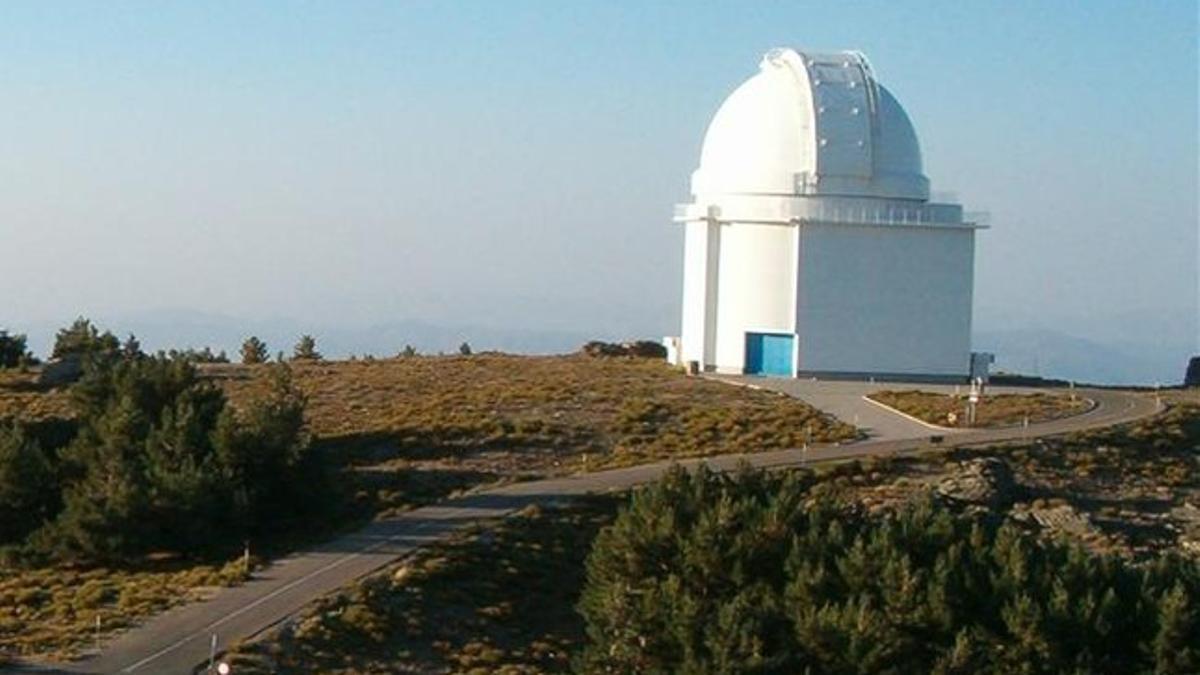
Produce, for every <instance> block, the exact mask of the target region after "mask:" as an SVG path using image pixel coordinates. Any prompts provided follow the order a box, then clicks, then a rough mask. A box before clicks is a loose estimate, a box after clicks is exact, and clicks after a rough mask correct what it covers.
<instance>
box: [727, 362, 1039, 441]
mask: <svg viewBox="0 0 1200 675" xmlns="http://www.w3.org/2000/svg"><path fill="white" fill-rule="evenodd" d="M712 377H713V379H715V380H719V381H722V382H732V383H734V384H740V385H744V386H748V387H754V388H757V389H769V390H771V391H777V392H779V393H781V394H787V395H789V396H794V397H796V398H798V399H800V400H802V401H804V402H806V403H808V404H809V405H811V406H813V407H815V408H817V409H818V410H823V411H825V412H827V413H829V414H831V415H833V416H834V417H837V418H838V419H840V420H842V421H843V422H845V423H847V424H852V425H854V426H856V427H858V428H859V429H861V430H863V432H865V433H866V434H867V437H868V438H871V439H873V440H889V441H890V440H897V439H903V438H928V437H929V435H930V434H931V433H943V434H957V433H962V431H961V430H958V429H938V428H936V427H934V426H933V425H930V424H926V423H925V422H922V421H920V420H917V419H913V418H911V417H908V416H905V415H900V414H897V413H896V411H894V410H891V409H890V408H887V407H886V406H882V405H880V404H878V403H875V402H873V401H869V400H867V399H866V398H865V397H866V396H867V395H868V394H873V393H875V392H877V391H884V390H886V389H893V390H895V389H900V390H904V389H913V388H917V389H920V390H921V391H931V392H937V393H943V394H951V393H957V392H959V391H962V390H965V389H966V388H967V387H965V386H963V385H953V384H920V385H910V384H897V383H894V382H881V383H875V382H838V381H826V380H820V381H818V380H805V379H796V378H788V377H769V378H764V377H748V376H744V375H718V376H712ZM1036 391H1038V390H1036V389H1030V388H1028V387H988V393H989V394H1026V393H1032V392H1036Z"/></svg>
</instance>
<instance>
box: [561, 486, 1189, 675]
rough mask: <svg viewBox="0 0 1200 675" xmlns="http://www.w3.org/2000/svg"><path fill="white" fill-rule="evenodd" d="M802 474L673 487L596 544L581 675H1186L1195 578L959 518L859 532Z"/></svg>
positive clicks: (943, 516)
mask: <svg viewBox="0 0 1200 675" xmlns="http://www.w3.org/2000/svg"><path fill="white" fill-rule="evenodd" d="M808 487H809V479H808V478H807V477H806V476H805V475H803V474H790V475H787V476H783V477H780V476H769V475H766V474H763V473H760V472H752V471H749V470H743V471H742V472H741V473H740V474H738V475H735V476H723V475H718V474H715V473H712V472H710V471H708V470H706V469H703V468H701V469H700V470H698V471H697V472H695V473H687V472H685V471H682V470H678V469H676V470H674V471H672V472H671V473H669V474H668V476H666V477H665V478H664V479H663V480H662V481H660V482H659V483H657V484H655V485H653V486H650V487H648V488H646V489H644V490H642V491H639V492H637V493H635V495H634V497H633V498H632V500H631V502H630V505H629V507H628V508H627V509H626V510H625V511H624V512H623V513H621V515H620V516H619V517H618V518H617V520H616V521H615V522H614V524H613V525H612V526H611V527H609V528H607V529H606V530H604V531H603V532H602V533H601V534H600V536H599V537H598V538H597V540H596V542H595V545H594V548H593V550H592V553H591V555H590V556H589V558H588V563H587V577H588V582H587V585H586V587H585V590H584V592H583V594H582V598H581V601H580V611H581V612H582V614H583V616H584V617H585V619H586V621H587V626H588V628H587V630H588V635H589V637H590V640H591V642H590V645H589V646H588V647H587V648H586V649H585V651H584V652H583V653H582V654H581V656H580V658H579V660H578V664H577V665H578V666H579V668H580V669H581V670H583V671H586V672H601V671H603V672H691V673H717V672H721V673H730V672H761V673H795V672H832V673H855V672H933V673H965V672H971V671H982V672H1024V673H1052V672H1054V673H1057V672H1114V673H1115V672H1135V671H1137V672H1141V671H1148V670H1157V671H1158V672H1180V673H1182V672H1195V671H1196V669H1197V668H1198V667H1200V653H1198V651H1197V649H1196V646H1195V645H1197V644H1200V622H1197V621H1196V617H1195V606H1196V599H1197V593H1198V592H1200V569H1198V566H1197V564H1196V562H1195V561H1191V560H1184V559H1179V558H1162V559H1160V560H1158V561H1157V562H1155V563H1154V564H1152V565H1148V566H1145V567H1140V568H1138V567H1132V566H1127V565H1125V564H1123V563H1122V562H1120V561H1119V560H1118V559H1116V558H1107V557H1098V556H1093V555H1090V554H1088V553H1086V552H1084V550H1083V549H1081V548H1068V547H1066V546H1062V545H1058V544H1049V543H1043V542H1040V541H1038V540H1035V539H1031V538H1029V537H1027V536H1025V535H1022V534H1021V533H1020V532H1018V531H1017V530H1016V529H1014V528H1013V527H1011V526H1007V525H1005V526H1000V525H997V524H996V523H995V522H992V521H989V520H985V519H979V518H968V517H965V516H958V515H955V514H953V513H951V512H950V511H948V510H946V509H945V508H944V507H941V506H938V505H937V504H936V503H935V502H933V501H932V500H931V499H929V498H924V499H921V500H918V501H915V502H913V503H911V504H909V505H908V506H906V507H904V508H903V509H902V510H900V511H899V512H896V513H892V514H890V515H884V516H874V517H870V518H868V517H866V516H862V515H860V514H859V513H857V512H855V511H851V510H849V509H848V508H845V509H838V508H836V507H835V506H834V505H831V504H829V503H827V501H826V502H817V503H815V504H810V501H815V500H814V498H813V496H812V495H811V494H810V492H809V490H808Z"/></svg>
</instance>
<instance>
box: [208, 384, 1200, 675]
mask: <svg viewBox="0 0 1200 675" xmlns="http://www.w3.org/2000/svg"><path fill="white" fill-rule="evenodd" d="M981 457H992V458H998V459H1000V460H1002V461H1004V462H1005V463H1007V464H1008V465H1009V467H1010V468H1011V469H1012V471H1013V473H1014V475H1015V479H1016V485H1015V487H1014V488H1013V491H1012V494H1010V495H1008V497H1009V500H1011V503H1008V501H1009V500H1005V501H1004V502H1002V505H1000V506H997V507H995V509H996V510H995V511H994V513H995V515H996V516H997V517H1008V518H1012V519H1013V520H1014V521H1015V522H1021V523H1024V524H1025V525H1027V526H1028V527H1029V528H1030V529H1031V530H1033V531H1037V532H1040V533H1041V536H1046V537H1052V538H1056V537H1060V536H1068V537H1070V538H1071V540H1072V541H1074V542H1077V543H1080V544H1082V545H1084V546H1086V547H1088V548H1090V549H1092V550H1094V551H1098V552H1114V553H1118V554H1121V555H1125V556H1128V557H1131V558H1134V559H1142V560H1145V559H1149V558H1151V557H1154V556H1158V555H1161V554H1163V553H1165V552H1168V551H1170V552H1178V551H1180V550H1187V548H1186V544H1185V542H1186V541H1188V536H1189V535H1188V534H1187V532H1188V530H1187V528H1188V527H1189V525H1188V523H1187V522H1184V521H1183V520H1181V518H1186V517H1187V516H1186V513H1183V511H1181V510H1180V509H1179V507H1180V505H1182V504H1186V503H1189V502H1190V503H1192V504H1197V505H1200V471H1197V468H1200V467H1198V466H1197V462H1198V461H1200V405H1195V404H1193V405H1187V404H1179V405H1176V406H1175V407H1174V408H1173V409H1172V410H1170V411H1168V412H1167V413H1166V414H1165V415H1162V416H1160V417H1156V418H1153V419H1150V420H1146V421H1143V422H1140V423H1137V424H1134V425H1129V426H1126V427H1122V428H1116V429H1108V430H1102V431H1097V432H1090V433H1085V434H1075V435H1072V436H1068V437H1063V438H1056V439H1051V440H1048V441H1041V442H1038V443H1035V444H1033V445H1027V446H1015V447H1014V446H1002V447H992V448H974V449H950V450H945V451H941V452H931V453H924V454H921V455H917V456H905V457H891V458H889V457H881V458H870V459H866V460H862V461H850V462H844V463H839V464H829V465H821V466H818V467H814V468H813V469H812V471H813V473H814V474H815V475H816V477H817V478H818V482H817V484H816V485H815V486H814V487H813V498H814V499H819V500H822V501H832V500H850V501H852V502H855V503H857V504H859V505H860V506H861V507H862V508H864V509H866V510H867V512H868V513H875V512H878V511H880V510H889V509H893V508H895V507H896V506H897V505H898V504H901V503H903V502H905V501H907V500H909V499H911V498H912V497H913V496H914V495H916V494H917V493H923V492H926V491H929V490H932V489H935V488H936V486H937V485H939V483H941V482H942V481H943V480H945V479H946V478H947V477H950V476H954V475H956V474H959V473H960V471H961V466H962V465H961V462H964V461H969V460H975V459H978V458H981ZM1172 476H1173V478H1172ZM609 499H620V498H619V497H618V498H614V497H609ZM1064 507H1069V508H1072V509H1076V510H1078V511H1079V512H1082V513H1084V514H1087V520H1086V521H1084V522H1087V523H1090V525H1089V527H1088V528H1087V529H1086V530H1085V531H1078V532H1066V533H1064V532H1062V531H1058V530H1053V529H1041V528H1040V526H1038V525H1037V524H1036V523H1035V522H1034V521H1032V520H1031V519H1030V518H1028V514H1029V513H1030V512H1031V511H1032V510H1037V509H1062V508H1064ZM957 508H970V509H977V508H980V507H974V506H968V507H963V506H961V505H960V506H959V507H957ZM1185 510H1186V509H1185ZM612 513H613V510H612V505H611V504H608V505H606V504H605V503H604V502H603V500H597V501H591V502H584V503H582V504H579V505H577V506H574V507H571V508H568V509H565V510H562V511H550V510H547V511H537V510H531V511H528V512H525V513H522V514H520V515H518V516H516V517H514V518H512V519H510V520H507V521H503V522H501V523H500V524H499V525H497V526H495V527H494V528H491V529H488V530H486V531H481V530H473V531H470V532H467V533H464V534H462V535H460V536H457V537H455V538H454V539H452V540H450V541H447V542H445V543H441V544H437V545H435V546H433V547H430V548H428V549H424V550H422V551H419V552H418V553H416V554H415V555H414V557H413V558H411V559H409V560H407V561H405V562H403V563H401V564H399V565H398V566H395V567H393V568H391V569H389V570H387V571H385V572H384V573H381V574H379V575H376V576H374V577H373V578H370V579H367V580H364V581H363V582H362V583H360V584H358V585H357V586H356V587H355V588H353V589H350V590H347V591H345V592H342V593H339V594H336V595H334V596H331V597H329V598H327V599H325V600H322V601H321V602H319V603H316V604H314V605H313V606H312V607H311V608H310V609H309V610H307V611H306V612H305V613H304V614H303V615H302V616H301V617H300V618H299V619H298V620H297V621H296V622H295V623H294V624H293V626H292V627H290V628H285V629H282V630H277V631H274V632H272V633H268V634H266V635H264V636H263V637H262V638H261V639H258V640H256V641H254V642H252V643H249V644H246V645H243V646H241V647H240V648H239V649H238V650H236V651H235V653H234V654H233V655H232V657H231V660H232V661H233V663H234V666H235V672H242V673H268V672H280V673H302V672H328V673H339V674H341V675H365V674H368V673H370V674H382V673H547V672H567V671H568V670H569V665H570V664H569V655H570V654H572V653H574V652H575V651H576V650H577V649H578V647H579V645H581V644H582V641H583V640H584V639H585V638H584V635H583V633H582V626H581V623H580V619H579V617H578V616H577V615H576V614H575V613H574V609H573V608H574V605H575V603H576V602H577V595H578V590H579V588H580V583H581V582H580V580H581V575H582V573H583V568H582V561H583V560H584V558H585V557H586V555H587V552H588V550H589V549H590V546H591V541H592V538H593V537H594V534H595V532H596V531H597V530H598V529H599V527H600V526H602V525H603V524H604V523H607V522H609V521H610V520H611V518H612ZM1197 524H1198V523H1197V522H1193V523H1192V526H1193V527H1194V526H1197ZM1197 554H1200V550H1198V551H1197Z"/></svg>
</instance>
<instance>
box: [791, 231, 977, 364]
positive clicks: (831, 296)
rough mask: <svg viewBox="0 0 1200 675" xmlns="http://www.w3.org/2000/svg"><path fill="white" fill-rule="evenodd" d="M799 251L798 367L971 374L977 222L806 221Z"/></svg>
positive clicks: (801, 234)
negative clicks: (969, 226)
mask: <svg viewBox="0 0 1200 675" xmlns="http://www.w3.org/2000/svg"><path fill="white" fill-rule="evenodd" d="M799 255H800V267H799V270H798V281H799V292H798V298H797V303H796V315H797V323H798V326H799V327H798V332H799V333H800V344H799V349H798V351H799V363H798V365H797V369H798V370H799V371H801V372H803V373H821V372H827V373H839V374H853V373H862V374H869V373H881V374H882V373H887V374H890V375H903V374H920V375H955V376H962V377H966V376H967V374H968V372H969V368H970V344H971V289H972V285H973V268H974V255H975V233H974V230H971V229H967V228H949V227H903V226H894V225H889V226H857V225H845V224H837V225H813V224H806V225H804V226H803V227H801V229H800V246H799Z"/></svg>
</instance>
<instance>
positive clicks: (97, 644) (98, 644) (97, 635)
mask: <svg viewBox="0 0 1200 675" xmlns="http://www.w3.org/2000/svg"><path fill="white" fill-rule="evenodd" d="M96 653H97V654H99V653H100V615H99V614H97V615H96Z"/></svg>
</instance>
